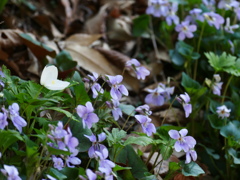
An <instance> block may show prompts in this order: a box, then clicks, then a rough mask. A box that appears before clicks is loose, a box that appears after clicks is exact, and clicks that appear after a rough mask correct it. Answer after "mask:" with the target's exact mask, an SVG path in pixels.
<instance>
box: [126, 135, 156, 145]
mask: <svg viewBox="0 0 240 180" xmlns="http://www.w3.org/2000/svg"><path fill="white" fill-rule="evenodd" d="M152 142H153V140H152V138H149V137H146V136H139V137H134V136H129V137H128V138H127V140H126V141H125V142H124V144H123V145H124V146H126V145H128V144H138V145H140V146H147V145H149V144H151V143H152Z"/></svg>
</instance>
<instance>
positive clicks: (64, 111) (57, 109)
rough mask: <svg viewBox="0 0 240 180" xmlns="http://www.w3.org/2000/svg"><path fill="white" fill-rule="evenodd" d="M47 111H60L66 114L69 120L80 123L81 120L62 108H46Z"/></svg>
mask: <svg viewBox="0 0 240 180" xmlns="http://www.w3.org/2000/svg"><path fill="white" fill-rule="evenodd" d="M46 109H51V110H54V111H58V112H60V113H63V114H65V115H66V116H67V117H68V118H70V119H73V120H74V121H78V122H79V120H78V119H77V118H76V117H75V116H74V115H73V114H72V113H70V112H68V111H66V110H64V109H62V108H60V107H46V108H44V110H46Z"/></svg>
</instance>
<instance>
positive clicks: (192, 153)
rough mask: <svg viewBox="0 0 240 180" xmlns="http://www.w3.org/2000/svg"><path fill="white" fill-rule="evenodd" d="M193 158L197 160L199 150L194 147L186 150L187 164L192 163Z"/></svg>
mask: <svg viewBox="0 0 240 180" xmlns="http://www.w3.org/2000/svg"><path fill="white" fill-rule="evenodd" d="M191 159H192V160H193V161H196V160H197V152H196V151H195V150H194V149H190V150H189V151H188V152H186V161H185V163H186V164H188V163H190V162H191Z"/></svg>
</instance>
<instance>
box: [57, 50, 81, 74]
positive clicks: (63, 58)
mask: <svg viewBox="0 0 240 180" xmlns="http://www.w3.org/2000/svg"><path fill="white" fill-rule="evenodd" d="M56 64H57V65H58V68H59V69H60V71H66V70H69V69H72V68H74V67H76V65H77V62H76V61H73V59H72V57H71V55H70V53H69V52H68V51H66V50H63V51H61V52H60V53H59V54H57V56H56Z"/></svg>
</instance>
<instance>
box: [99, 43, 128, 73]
mask: <svg viewBox="0 0 240 180" xmlns="http://www.w3.org/2000/svg"><path fill="white" fill-rule="evenodd" d="M95 49H96V50H98V51H99V52H101V53H102V54H103V55H104V56H105V57H106V58H107V59H108V60H109V62H111V63H112V64H113V65H115V66H117V67H119V68H120V69H122V70H123V69H124V67H125V64H126V62H127V61H129V60H130V59H131V58H130V57H128V56H126V55H124V54H122V53H120V52H118V51H114V50H106V49H103V48H101V47H97V48H95Z"/></svg>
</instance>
